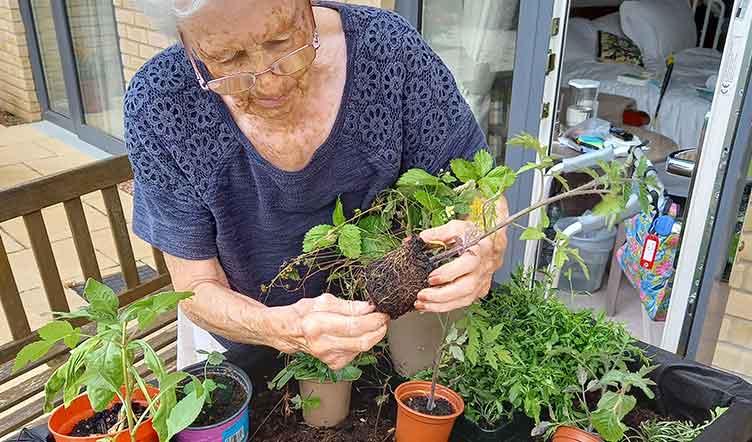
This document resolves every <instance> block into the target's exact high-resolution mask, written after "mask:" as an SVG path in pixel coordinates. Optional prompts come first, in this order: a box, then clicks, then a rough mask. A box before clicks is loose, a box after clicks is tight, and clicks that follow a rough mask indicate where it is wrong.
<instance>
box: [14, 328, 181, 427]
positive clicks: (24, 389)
mask: <svg viewBox="0 0 752 442" xmlns="http://www.w3.org/2000/svg"><path fill="white" fill-rule="evenodd" d="M142 336H146V335H142ZM177 337H178V329H177V325H176V324H175V323H174V322H172V323H170V324H168V325H167V326H166V327H164V331H163V332H161V333H159V334H158V335H157V336H154V337H153V338H152V339H150V340H149V343H150V344H151V346H152V348H154V350H155V351H159V350H161V349H162V348H164V347H167V346H168V345H170V344H171V343H173V342H175V341H176V340H177ZM134 356H135V358H134V360H135V361H140V360H141V358H142V357H143V352H141V351H140V350H139V351H138V352H137V353H136V354H135V355H134ZM63 363H64V361H60V363H58V364H55V365H54V366H53V367H51V368H50V369H48V370H45V371H44V372H42V373H39V374H38V375H36V376H34V377H33V378H31V379H29V380H28V381H26V382H21V383H19V384H18V385H15V386H13V387H11V388H9V389H8V390H5V391H3V392H0V413H2V412H4V411H6V410H8V409H10V408H12V407H15V406H16V405H18V404H20V403H21V402H23V401H25V400H26V399H28V398H30V397H32V396H34V395H36V394H39V393H41V392H43V391H44V384H45V382H47V379H49V377H50V376H52V373H54V372H55V370H56V369H57V368H58V367H59V366H60V365H62V364H63Z"/></svg>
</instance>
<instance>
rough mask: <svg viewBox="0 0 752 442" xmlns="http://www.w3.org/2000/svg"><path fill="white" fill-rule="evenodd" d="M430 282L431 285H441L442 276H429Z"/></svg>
mask: <svg viewBox="0 0 752 442" xmlns="http://www.w3.org/2000/svg"><path fill="white" fill-rule="evenodd" d="M428 284H430V285H439V284H441V278H440V277H438V276H433V277H429V278H428Z"/></svg>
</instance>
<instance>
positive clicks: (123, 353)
mask: <svg viewBox="0 0 752 442" xmlns="http://www.w3.org/2000/svg"><path fill="white" fill-rule="evenodd" d="M127 339H128V324H127V323H126V322H123V327H122V341H121V342H120V362H121V364H122V366H123V384H124V385H125V394H124V395H123V396H124V397H123V408H124V409H125V416H126V417H127V418H128V432H129V433H130V436H131V442H135V441H136V434H135V432H136V427H135V426H134V421H135V419H134V416H133V408H131V402H132V394H133V393H132V391H131V388H132V385H131V375H130V371H128V365H129V364H128V342H127Z"/></svg>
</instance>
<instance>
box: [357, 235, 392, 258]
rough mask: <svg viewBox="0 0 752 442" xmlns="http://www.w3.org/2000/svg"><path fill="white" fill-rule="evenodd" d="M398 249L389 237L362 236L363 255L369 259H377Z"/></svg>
mask: <svg viewBox="0 0 752 442" xmlns="http://www.w3.org/2000/svg"><path fill="white" fill-rule="evenodd" d="M397 247H399V243H398V242H396V241H395V240H394V239H393V238H392V237H391V236H389V235H378V234H371V233H366V234H364V235H363V255H364V256H366V257H367V258H369V259H378V258H381V257H382V256H384V255H386V254H387V252H390V251H392V250H394V249H396V248H397Z"/></svg>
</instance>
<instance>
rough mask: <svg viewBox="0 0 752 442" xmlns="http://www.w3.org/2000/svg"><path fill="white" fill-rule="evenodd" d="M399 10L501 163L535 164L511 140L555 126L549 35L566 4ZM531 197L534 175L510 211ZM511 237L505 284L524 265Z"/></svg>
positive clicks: (487, 1)
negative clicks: (549, 108) (440, 64)
mask: <svg viewBox="0 0 752 442" xmlns="http://www.w3.org/2000/svg"><path fill="white" fill-rule="evenodd" d="M395 4H396V11H397V12H399V13H400V14H402V15H403V16H405V17H406V18H407V19H408V20H409V21H410V22H411V23H412V24H413V25H414V26H416V27H417V28H418V29H419V30H421V32H422V34H423V35H424V37H425V39H426V40H427V42H428V43H429V45H430V46H431V47H432V48H433V50H434V51H435V52H436V53H437V54H438V55H439V56H440V57H441V58H442V59H443V60H444V62H445V63H446V64H447V66H449V68H450V70H451V71H452V74H453V75H454V77H455V79H456V80H457V83H458V86H459V88H460V90H461V92H462V94H463V95H464V97H465V99H466V100H467V101H468V103H469V104H470V106H471V108H472V109H473V112H474V114H475V117H476V119H477V120H478V123H479V124H480V126H481V127H482V128H483V129H484V130H485V131H486V136H487V141H488V145H489V147H490V149H491V150H492V151H493V152H494V155H495V157H496V161H497V163H499V164H502V163H503V164H506V165H508V166H509V167H511V168H513V169H518V168H520V167H522V166H523V165H525V164H527V163H528V162H530V161H535V160H536V158H535V154H534V153H532V152H531V151H529V150H526V149H523V148H521V147H518V146H507V145H506V142H507V138H509V137H512V136H515V135H518V134H520V133H523V132H525V133H529V134H531V135H533V136H536V137H541V136H542V137H544V138H545V137H547V133H548V132H550V129H547V130H545V131H543V132H541V128H542V127H545V126H546V125H549V124H552V118H550V115H545V112H543V111H544V108H543V106H542V103H543V100H544V90H546V88H547V86H546V84H548V83H550V82H551V81H555V80H556V79H555V77H556V75H557V74H556V72H557V71H556V70H555V69H553V70H552V69H549V66H550V63H549V62H550V61H551V59H550V58H549V48H550V47H551V45H552V44H553V45H555V44H556V42H558V38H560V36H558V31H557V32H552V22H553V21H554V19H555V17H556V16H557V14H560V13H561V12H560V11H561V10H563V9H565V8H563V7H562V5H568V0H538V1H522V0H463V1H456V0H396V3H395ZM522 30H524V32H522ZM552 35H553V38H552ZM553 60H554V63H553V66H554V67H556V66H555V65H556V62H555V60H556V59H555V57H554V59H553ZM541 139H542V140H543V138H541ZM544 141H545V140H544ZM533 191H534V182H533V179H532V177H530V176H529V175H525V176H523V177H521V178H520V179H519V180H518V181H517V183H516V184H515V186H514V187H513V188H511V189H509V190H508V191H507V193H506V197H507V200H508V202H509V207H510V210H511V211H512V212H516V211H518V210H521V209H523V208H526V207H528V206H530V203H531V198H532V196H533ZM525 223H527V220H520V224H525ZM508 235H509V246H508V247H507V251H506V255H505V258H504V267H502V269H501V270H499V271H498V272H497V273H496V275H495V279H496V280H497V281H504V280H505V279H507V278H508V277H509V275H510V274H511V273H512V272H513V271H514V270H515V269H516V268H517V267H518V266H520V265H522V264H524V262H525V247H526V245H525V242H524V241H519V240H518V239H519V235H520V231H519V230H511V231H510V232H509V234H508Z"/></svg>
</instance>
